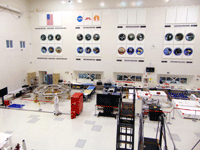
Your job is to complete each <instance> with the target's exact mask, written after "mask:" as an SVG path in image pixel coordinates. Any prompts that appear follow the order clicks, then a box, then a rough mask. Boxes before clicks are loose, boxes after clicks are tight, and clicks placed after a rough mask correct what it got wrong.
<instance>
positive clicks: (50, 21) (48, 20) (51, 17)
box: [47, 14, 53, 26]
mask: <svg viewBox="0 0 200 150" xmlns="http://www.w3.org/2000/svg"><path fill="white" fill-rule="evenodd" d="M47 25H48V26H49V25H53V14H47Z"/></svg>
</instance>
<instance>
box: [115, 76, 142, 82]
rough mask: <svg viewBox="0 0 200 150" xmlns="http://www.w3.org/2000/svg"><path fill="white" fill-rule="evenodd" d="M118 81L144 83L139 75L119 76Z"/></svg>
mask: <svg viewBox="0 0 200 150" xmlns="http://www.w3.org/2000/svg"><path fill="white" fill-rule="evenodd" d="M117 80H118V81H136V82H142V76H140V75H138V76H136V75H117Z"/></svg>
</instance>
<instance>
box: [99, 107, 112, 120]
mask: <svg viewBox="0 0 200 150" xmlns="http://www.w3.org/2000/svg"><path fill="white" fill-rule="evenodd" d="M99 116H104V117H114V118H115V119H116V115H115V114H113V108H112V107H104V108H103V112H99V114H98V117H99Z"/></svg>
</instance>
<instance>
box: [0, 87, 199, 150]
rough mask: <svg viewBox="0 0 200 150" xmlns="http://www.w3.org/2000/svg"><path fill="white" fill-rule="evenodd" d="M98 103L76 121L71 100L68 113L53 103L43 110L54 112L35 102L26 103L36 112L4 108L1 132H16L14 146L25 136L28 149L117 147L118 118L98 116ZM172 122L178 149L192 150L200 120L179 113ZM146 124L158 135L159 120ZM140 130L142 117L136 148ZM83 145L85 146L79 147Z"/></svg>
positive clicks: (149, 132)
mask: <svg viewBox="0 0 200 150" xmlns="http://www.w3.org/2000/svg"><path fill="white" fill-rule="evenodd" d="M74 92H76V91H74V90H73V91H72V94H73V93H74ZM15 102H16V103H18V102H20V100H18V101H15ZM95 103H96V95H94V96H93V98H92V100H90V102H86V103H84V108H83V111H82V112H81V114H80V115H79V116H77V117H76V118H75V119H73V120H72V119H71V118H70V115H67V114H69V113H70V100H65V101H63V102H61V103H60V104H61V106H60V110H61V112H64V113H66V114H63V115H60V116H54V115H53V110H54V106H53V105H52V104H42V106H41V107H42V110H44V111H46V112H51V113H44V112H38V111H37V110H38V109H39V106H38V104H35V103H34V102H24V104H25V107H24V109H27V110H28V109H30V110H35V111H27V110H24V111H23V110H14V109H0V132H7V133H12V134H13V137H12V140H13V147H14V146H15V145H16V144H17V143H20V144H21V141H22V140H23V139H25V141H26V145H27V148H28V150H32V149H33V150H55V149H56V150H80V149H82V150H115V149H116V130H117V119H114V118H107V117H99V118H98V117H97V116H94V114H95ZM171 123H172V124H171V125H168V126H169V128H170V131H171V133H172V134H173V135H174V137H177V136H178V137H179V140H175V144H176V146H177V148H178V150H190V149H191V148H192V147H193V146H194V145H195V143H196V142H197V141H198V140H199V135H200V121H197V122H193V121H192V120H190V119H182V118H181V117H180V116H179V114H178V113H177V112H176V113H175V120H171ZM144 125H145V127H144V136H145V137H152V138H155V137H156V131H155V128H157V122H152V121H149V120H148V119H145V124H144ZM95 127H100V128H101V129H100V131H93V130H92V129H94V128H95ZM138 130H139V119H138V118H136V120H135V150H136V149H137V146H138V143H137V142H138ZM78 141H81V142H85V143H84V144H83V143H77V142H78ZM81 144H82V145H83V148H80V147H79V146H82V145H81ZM167 145H168V149H169V150H173V145H172V142H171V140H170V137H169V134H168V131H167ZM196 150H197V149H196Z"/></svg>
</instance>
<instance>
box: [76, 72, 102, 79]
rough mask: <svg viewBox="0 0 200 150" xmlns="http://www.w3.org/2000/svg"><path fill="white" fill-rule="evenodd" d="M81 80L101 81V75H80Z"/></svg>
mask: <svg viewBox="0 0 200 150" xmlns="http://www.w3.org/2000/svg"><path fill="white" fill-rule="evenodd" d="M79 79H89V80H91V79H98V80H100V79H101V74H94V73H79Z"/></svg>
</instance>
